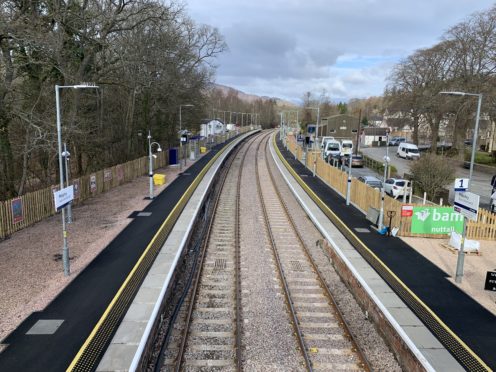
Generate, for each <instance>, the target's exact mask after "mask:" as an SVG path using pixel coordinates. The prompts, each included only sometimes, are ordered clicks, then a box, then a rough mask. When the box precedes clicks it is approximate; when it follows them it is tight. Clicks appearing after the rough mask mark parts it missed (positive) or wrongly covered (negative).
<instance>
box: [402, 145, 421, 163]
mask: <svg viewBox="0 0 496 372" xmlns="http://www.w3.org/2000/svg"><path fill="white" fill-rule="evenodd" d="M396 156H399V157H400V158H404V159H408V160H418V159H420V152H419V149H418V147H417V145H414V144H413V143H406V142H404V143H402V144H400V145H399V146H398V150H397V151H396Z"/></svg>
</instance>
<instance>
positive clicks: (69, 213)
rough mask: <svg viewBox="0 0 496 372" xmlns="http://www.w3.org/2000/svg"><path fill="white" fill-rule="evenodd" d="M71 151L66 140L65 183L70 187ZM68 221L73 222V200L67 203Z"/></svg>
mask: <svg viewBox="0 0 496 372" xmlns="http://www.w3.org/2000/svg"><path fill="white" fill-rule="evenodd" d="M68 157H69V153H68V152H67V145H66V143H65V142H64V169H65V184H66V186H67V187H69V166H68V161H69V160H68ZM66 208H67V223H72V202H70V203H69V204H67V207H66Z"/></svg>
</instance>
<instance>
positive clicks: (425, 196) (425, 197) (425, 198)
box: [422, 191, 427, 205]
mask: <svg viewBox="0 0 496 372" xmlns="http://www.w3.org/2000/svg"><path fill="white" fill-rule="evenodd" d="M426 200H427V193H426V192H425V191H424V201H423V202H422V204H423V205H425V201H426Z"/></svg>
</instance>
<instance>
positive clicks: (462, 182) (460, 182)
mask: <svg viewBox="0 0 496 372" xmlns="http://www.w3.org/2000/svg"><path fill="white" fill-rule="evenodd" d="M467 190H468V178H456V179H455V191H467Z"/></svg>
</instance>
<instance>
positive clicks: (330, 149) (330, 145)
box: [324, 139, 341, 159]
mask: <svg viewBox="0 0 496 372" xmlns="http://www.w3.org/2000/svg"><path fill="white" fill-rule="evenodd" d="M340 153H341V144H340V143H339V141H336V140H334V139H333V140H329V141H327V143H326V148H325V150H324V159H327V158H328V157H329V156H331V157H333V156H339V154H340Z"/></svg>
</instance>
